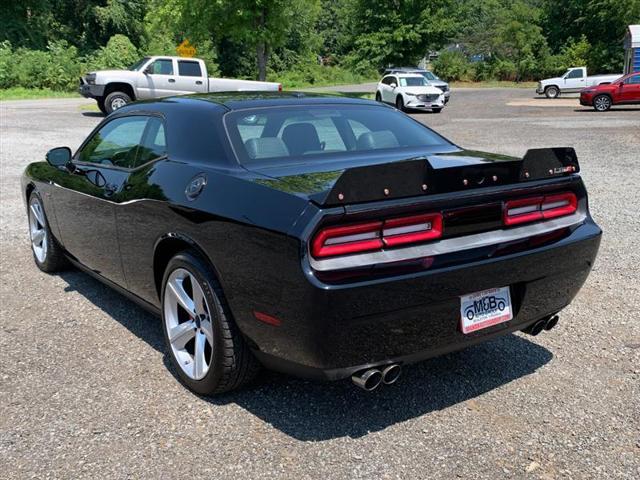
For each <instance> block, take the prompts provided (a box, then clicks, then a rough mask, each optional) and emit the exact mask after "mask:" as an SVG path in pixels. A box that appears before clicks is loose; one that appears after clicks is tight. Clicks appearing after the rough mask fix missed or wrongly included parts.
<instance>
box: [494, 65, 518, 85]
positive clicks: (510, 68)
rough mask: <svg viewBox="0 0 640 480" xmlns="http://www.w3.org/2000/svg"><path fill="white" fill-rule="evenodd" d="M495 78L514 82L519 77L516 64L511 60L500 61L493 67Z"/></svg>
mask: <svg viewBox="0 0 640 480" xmlns="http://www.w3.org/2000/svg"><path fill="white" fill-rule="evenodd" d="M491 70H492V72H493V78H496V79H497V80H507V81H511V82H512V81H514V80H515V79H516V78H517V76H518V69H517V67H516V64H515V63H513V62H512V61H511V60H501V59H498V60H496V61H495V62H494V63H493V66H492V69H491Z"/></svg>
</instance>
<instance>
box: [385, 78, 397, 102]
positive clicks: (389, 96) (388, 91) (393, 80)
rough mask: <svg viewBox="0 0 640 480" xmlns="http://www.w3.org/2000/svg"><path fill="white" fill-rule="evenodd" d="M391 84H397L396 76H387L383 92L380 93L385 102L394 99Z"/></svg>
mask: <svg viewBox="0 0 640 480" xmlns="http://www.w3.org/2000/svg"><path fill="white" fill-rule="evenodd" d="M392 84H395V85H396V86H397V85H398V79H397V78H396V77H387V81H386V85H385V89H384V93H383V95H382V100H383V101H384V102H387V103H394V102H395V101H396V100H395V98H394V88H393V87H392Z"/></svg>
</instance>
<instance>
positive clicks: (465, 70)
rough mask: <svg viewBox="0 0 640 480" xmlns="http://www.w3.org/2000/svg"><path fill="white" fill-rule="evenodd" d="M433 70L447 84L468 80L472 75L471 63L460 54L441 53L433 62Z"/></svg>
mask: <svg viewBox="0 0 640 480" xmlns="http://www.w3.org/2000/svg"><path fill="white" fill-rule="evenodd" d="M433 70H434V72H435V73H436V75H438V76H439V77H441V78H443V79H445V80H447V81H449V82H453V81H455V80H468V79H469V78H470V77H471V74H472V67H471V63H470V62H469V60H468V59H467V57H466V56H465V55H464V54H463V53H462V52H450V51H444V52H442V53H441V54H440V56H439V57H438V58H437V59H436V60H435V61H434V62H433Z"/></svg>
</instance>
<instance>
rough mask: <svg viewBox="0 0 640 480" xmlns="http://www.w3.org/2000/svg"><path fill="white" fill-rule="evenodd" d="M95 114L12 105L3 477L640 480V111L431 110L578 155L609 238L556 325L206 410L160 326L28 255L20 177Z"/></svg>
mask: <svg viewBox="0 0 640 480" xmlns="http://www.w3.org/2000/svg"><path fill="white" fill-rule="evenodd" d="M87 103H88V102H87V101H85V100H41V101H15V102H4V103H0V142H1V143H0V187H1V190H0V205H1V208H2V212H1V213H2V214H1V219H0V221H1V224H0V225H1V252H0V259H1V273H0V275H1V278H0V282H1V283H0V317H1V322H0V478H49V477H51V478H74V479H75V478H81V477H91V478H96V477H108V478H130V477H131V478H175V477H179V476H180V477H184V476H187V475H195V476H196V477H205V476H207V477H211V478H274V477H278V478H295V479H304V478H331V479H334V478H349V479H351V478H423V479H424V478H446V479H449V478H469V479H476V478H487V479H495V478H544V479H551V478H598V479H600V478H607V479H608V478H640V320H639V319H640V221H639V220H638V207H639V206H640V195H639V193H638V184H639V183H640V173H639V170H638V163H640V153H639V152H640V108H632V107H629V108H626V109H616V110H615V111H611V112H609V113H606V114H598V113H595V112H594V111H592V110H590V109H582V108H580V107H578V105H577V101H576V104H575V106H567V103H566V101H565V102H563V103H559V104H557V106H556V105H554V104H553V101H549V100H546V99H533V98H532V92H531V91H526V90H518V89H487V90H462V91H454V92H453V96H452V101H451V103H450V105H449V106H448V107H447V108H446V109H445V110H444V111H443V113H441V114H439V115H433V114H418V115H416V117H417V118H419V119H420V120H421V121H423V122H425V123H426V124H428V125H430V126H432V127H434V128H436V129H437V130H438V131H439V132H441V133H443V134H444V135H446V136H448V137H449V138H450V139H452V140H453V141H455V142H456V143H458V144H460V145H463V146H465V147H468V148H473V149H480V150H482V149H485V150H493V151H497V152H500V153H505V154H514V155H522V154H524V152H525V151H526V149H527V148H530V147H542V146H561V145H562V146H563V145H569V146H574V147H575V148H576V150H577V152H578V156H579V159H580V162H581V165H582V169H583V176H584V178H585V180H586V183H587V186H588V189H589V193H590V200H591V202H590V203H591V209H592V213H593V215H594V217H595V218H596V221H597V222H598V223H599V224H600V225H601V226H602V228H603V230H604V232H605V235H604V237H603V241H602V246H601V249H600V255H599V258H598V261H597V263H596V265H595V268H594V270H593V273H592V275H591V276H590V278H589V280H588V282H587V284H586V285H585V287H584V288H583V290H582V291H581V293H580V295H579V296H578V298H576V300H575V301H574V303H573V304H572V305H571V306H570V307H568V308H567V309H566V310H565V311H564V312H563V314H561V316H560V319H561V321H560V324H559V326H558V327H557V328H556V329H555V330H554V331H553V332H549V333H543V334H541V335H540V336H538V337H535V338H533V337H527V336H525V335H522V334H515V335H509V336H506V337H503V338H501V339H498V340H495V341H492V342H490V343H487V344H484V345H481V346H478V347H474V348H471V349H469V350H466V351H463V352H459V353H455V354H451V355H448V356H445V357H442V358H437V359H433V360H430V361H427V362H425V363H422V364H419V365H415V366H412V367H410V368H406V369H405V373H404V377H403V378H402V380H401V381H400V382H399V384H397V385H395V386H392V387H387V388H382V389H380V390H379V391H377V392H375V393H373V394H367V393H365V392H362V391H360V390H358V389H356V388H355V387H353V386H352V385H351V383H350V382H347V381H345V382H339V383H332V384H323V383H314V382H308V381H304V380H298V379H294V378H289V377H286V376H282V375H277V374H274V373H266V374H264V375H263V376H262V377H261V379H260V381H259V382H258V383H257V385H255V386H254V387H253V388H251V389H248V390H245V391H242V392H238V393H234V394H231V395H226V396H223V397H217V398H213V399H206V398H200V397H198V396H195V395H193V394H191V393H190V392H189V391H187V390H186V389H185V388H184V387H182V386H181V385H180V384H179V383H178V381H177V380H176V378H175V377H174V375H173V374H172V373H171V371H170V370H168V369H167V368H166V367H167V364H168V358H167V356H166V353H165V349H164V345H163V338H162V332H161V329H160V324H159V322H158V321H157V319H155V318H154V317H152V316H150V315H149V314H147V313H145V312H144V311H143V310H141V309H139V308H138V307H136V306H135V305H134V304H133V303H131V302H130V301H128V300H126V299H124V298H123V297H121V296H120V295H118V294H117V293H115V292H113V291H112V290H110V289H109V288H107V287H105V286H103V285H101V284H100V283H98V282H97V281H95V280H93V279H91V278H90V277H88V276H87V275H85V274H82V273H79V272H76V271H69V272H66V273H63V274H61V275H58V276H49V275H46V274H43V273H41V272H40V271H39V270H37V268H36V267H35V265H34V263H33V261H32V259H31V254H30V251H29V245H28V237H27V228H26V227H27V222H26V215H25V211H24V207H23V205H22V201H21V198H20V193H19V181H18V180H19V175H20V174H21V172H22V170H23V169H24V168H25V166H26V165H27V164H28V163H29V162H31V161H34V160H41V159H43V158H44V154H45V152H46V151H47V150H48V149H49V148H51V147H54V146H59V145H69V146H71V147H72V148H75V147H77V146H78V145H79V143H80V141H81V140H82V139H83V138H84V137H85V135H86V134H88V133H89V131H90V130H91V129H92V128H93V127H94V126H95V125H96V124H97V123H98V122H99V121H100V120H101V117H100V116H98V114H97V113H93V112H87V111H83V110H81V106H82V105H85V104H87Z"/></svg>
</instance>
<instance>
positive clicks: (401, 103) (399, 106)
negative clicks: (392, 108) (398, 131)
mask: <svg viewBox="0 0 640 480" xmlns="http://www.w3.org/2000/svg"><path fill="white" fill-rule="evenodd" d="M396 108H397V109H398V110H400V111H401V112H404V110H405V109H404V100H403V99H402V95H398V98H396Z"/></svg>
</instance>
